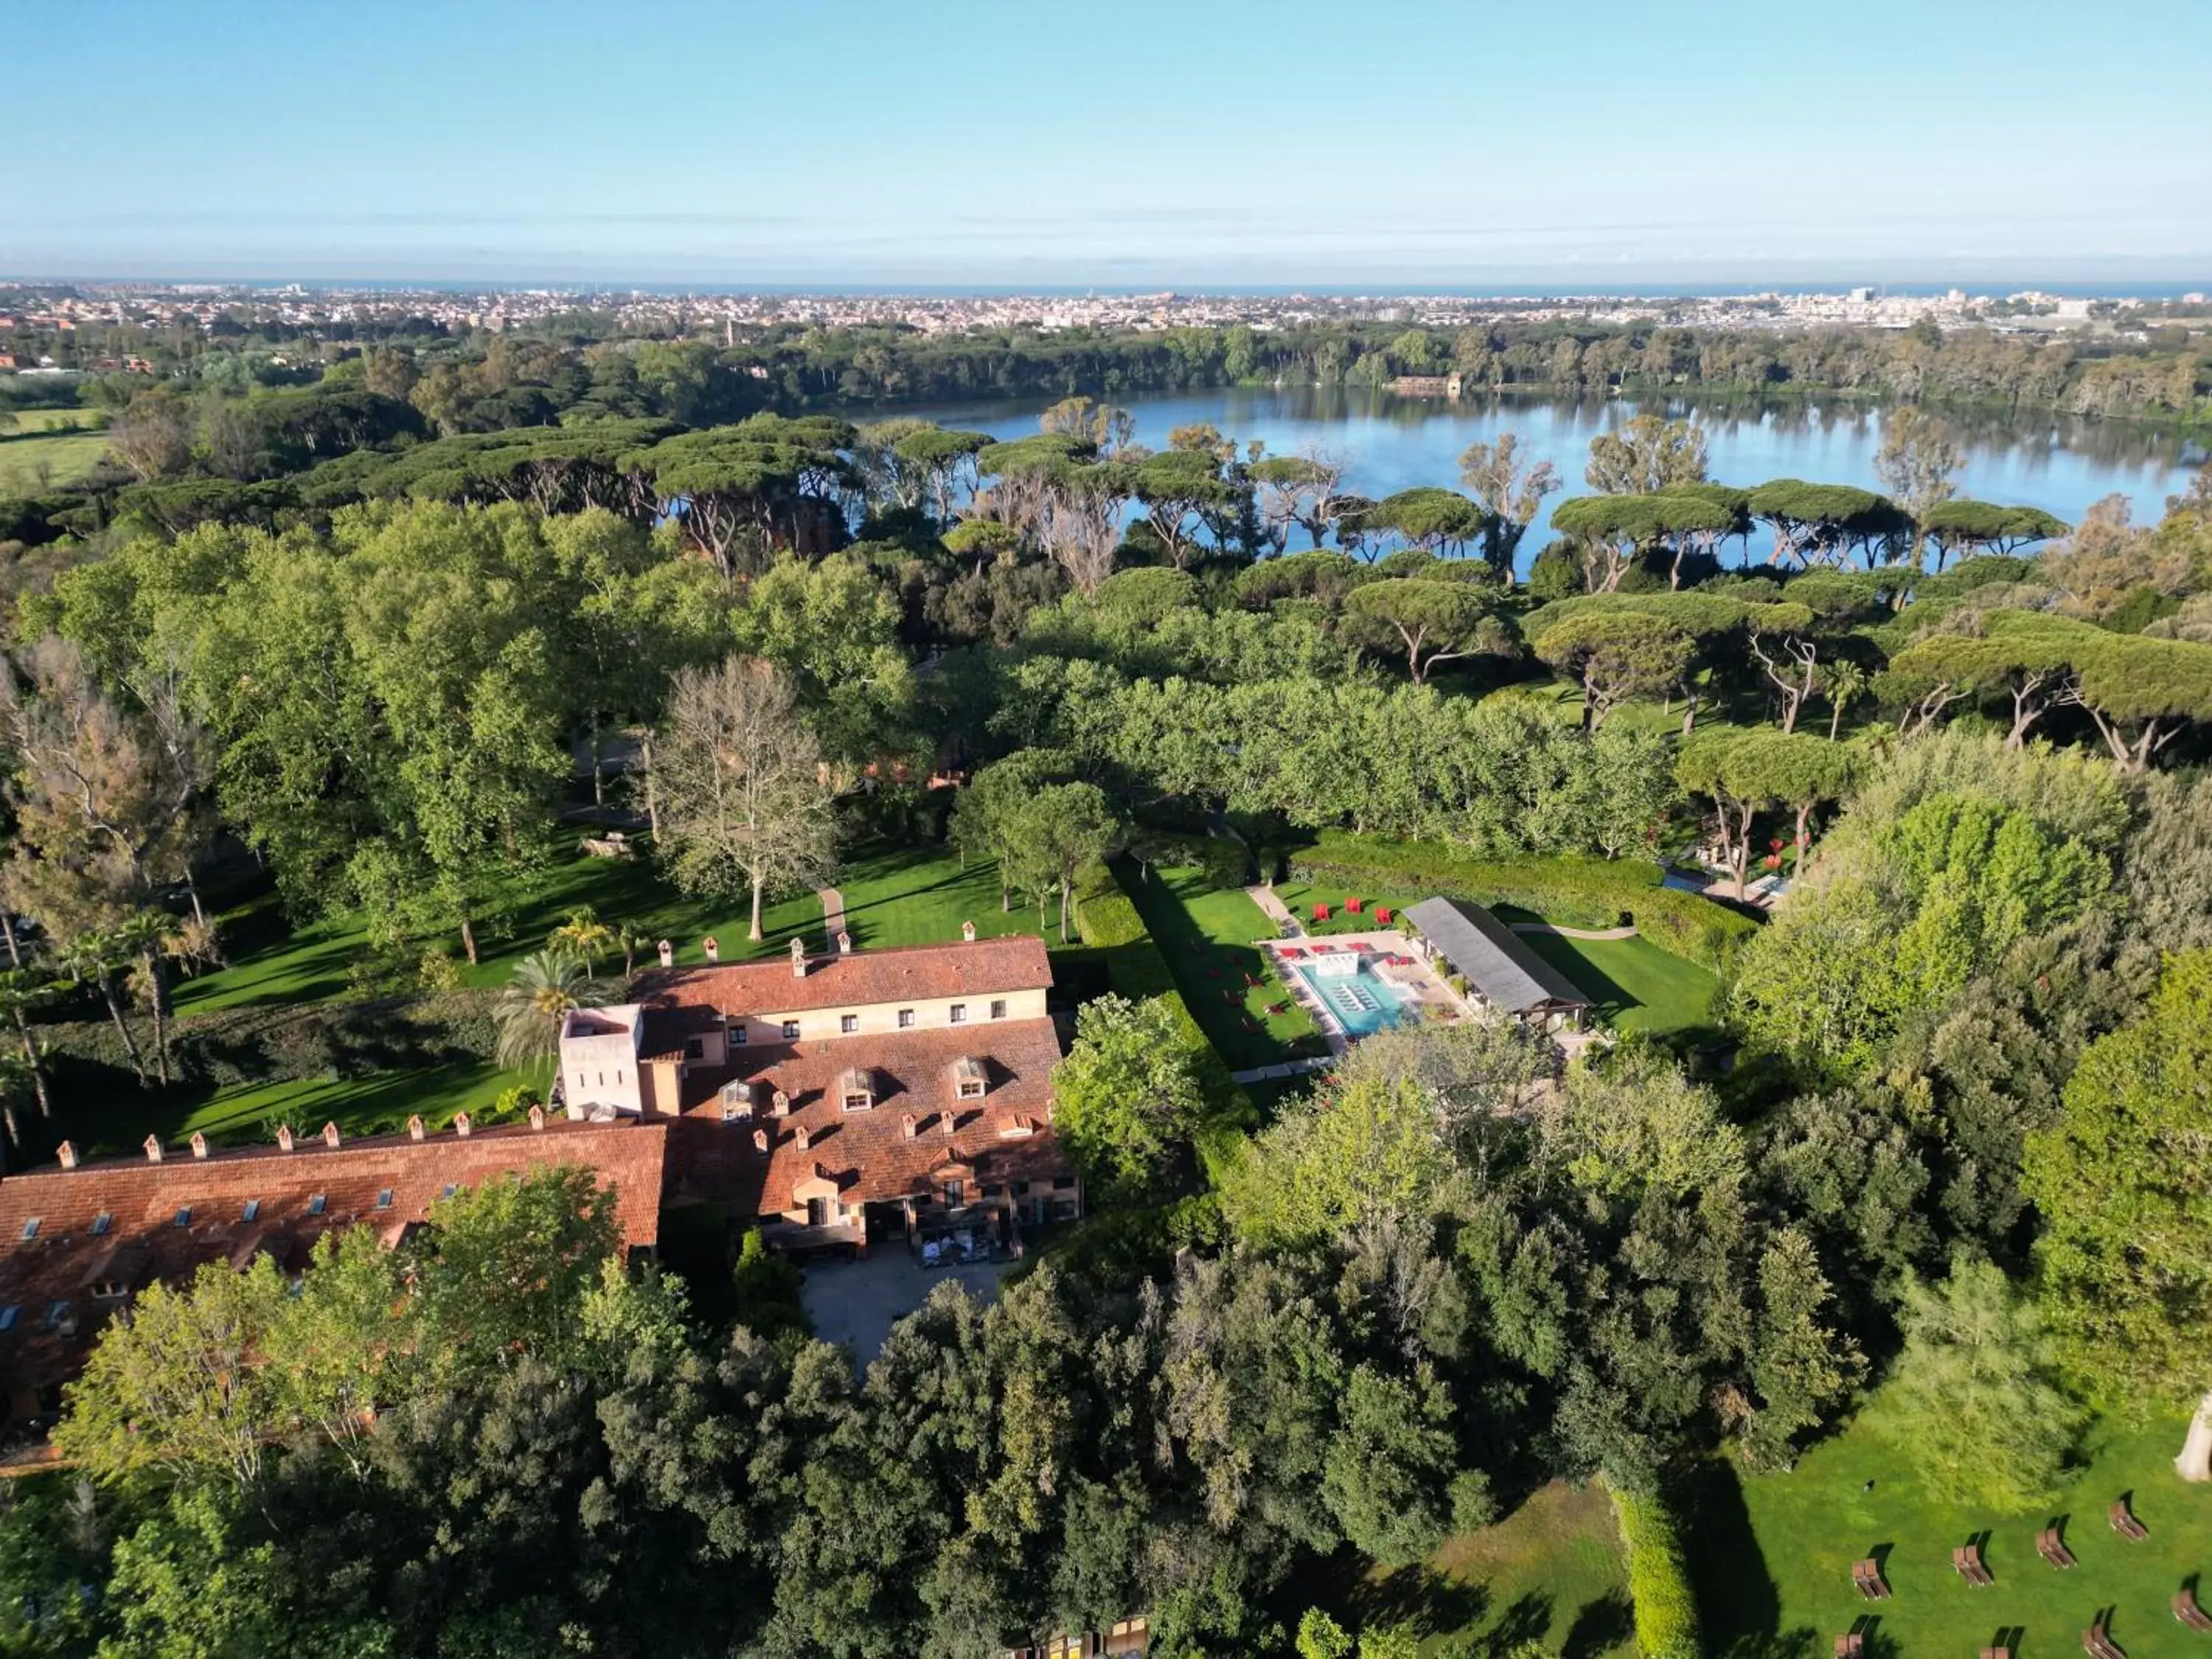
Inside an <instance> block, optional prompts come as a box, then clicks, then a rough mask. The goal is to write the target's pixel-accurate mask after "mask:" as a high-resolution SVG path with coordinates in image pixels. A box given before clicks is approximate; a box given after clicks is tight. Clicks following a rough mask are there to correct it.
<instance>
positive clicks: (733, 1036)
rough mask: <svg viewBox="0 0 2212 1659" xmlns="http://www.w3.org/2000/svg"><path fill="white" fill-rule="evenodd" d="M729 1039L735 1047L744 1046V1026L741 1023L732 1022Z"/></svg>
mask: <svg viewBox="0 0 2212 1659" xmlns="http://www.w3.org/2000/svg"><path fill="white" fill-rule="evenodd" d="M730 1041H731V1042H732V1044H734V1045H735V1046H736V1047H738V1048H744V1046H745V1028H744V1026H743V1025H740V1024H732V1025H731V1027H730Z"/></svg>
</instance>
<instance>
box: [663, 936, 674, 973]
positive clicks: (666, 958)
mask: <svg viewBox="0 0 2212 1659" xmlns="http://www.w3.org/2000/svg"><path fill="white" fill-rule="evenodd" d="M659 951H660V965H661V966H662V967H664V968H673V967H674V966H675V965H676V947H675V946H674V945H671V944H670V943H669V942H668V941H667V940H666V939H663V940H661V941H660V945H659Z"/></svg>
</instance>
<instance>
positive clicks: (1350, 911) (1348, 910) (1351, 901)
mask: <svg viewBox="0 0 2212 1659" xmlns="http://www.w3.org/2000/svg"><path fill="white" fill-rule="evenodd" d="M1366 903H1367V901H1366V900H1365V899H1356V898H1348V899H1346V900H1345V902H1344V909H1345V914H1346V915H1353V916H1356V915H1358V914H1359V913H1360V911H1361V910H1362V909H1363V908H1364V907H1365V905H1366Z"/></svg>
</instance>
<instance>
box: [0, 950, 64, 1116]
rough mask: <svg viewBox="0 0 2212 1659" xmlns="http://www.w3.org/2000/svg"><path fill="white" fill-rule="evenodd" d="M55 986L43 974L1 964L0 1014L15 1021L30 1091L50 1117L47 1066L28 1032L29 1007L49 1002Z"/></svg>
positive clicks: (44, 1112)
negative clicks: (21, 1044)
mask: <svg viewBox="0 0 2212 1659" xmlns="http://www.w3.org/2000/svg"><path fill="white" fill-rule="evenodd" d="M53 999H54V987H53V983H52V981H50V980H49V979H47V978H46V975H44V974H36V973H33V972H32V971H31V970H30V969H28V968H0V1017H4V1018H8V1019H10V1020H12V1021H14V1022H15V1035H16V1036H19V1037H21V1039H22V1041H23V1067H24V1070H25V1071H27V1073H29V1074H30V1079H31V1092H32V1094H33V1095H34V1096H36V1097H37V1098H38V1102H39V1115H40V1117H52V1115H54V1108H53V1103H52V1101H50V1100H48V1099H47V1098H46V1066H45V1064H44V1062H43V1061H42V1060H40V1056H39V1044H38V1041H37V1039H36V1038H34V1037H33V1036H32V1035H31V1018H30V1017H31V1011H32V1010H33V1009H34V1008H38V1007H41V1006H44V1005H45V1004H46V1003H49V1002H52V1000H53Z"/></svg>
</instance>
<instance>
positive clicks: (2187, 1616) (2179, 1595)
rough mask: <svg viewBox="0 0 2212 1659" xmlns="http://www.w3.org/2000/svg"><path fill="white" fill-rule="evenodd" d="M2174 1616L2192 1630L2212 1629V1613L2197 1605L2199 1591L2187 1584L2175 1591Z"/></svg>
mask: <svg viewBox="0 0 2212 1659" xmlns="http://www.w3.org/2000/svg"><path fill="white" fill-rule="evenodd" d="M2173 1616H2174V1617H2175V1618H2176V1619H2179V1620H2180V1621H2181V1622H2182V1623H2183V1624H2185V1625H2186V1626H2189V1628H2190V1629H2191V1630H2212V1613H2207V1612H2205V1611H2204V1609H2203V1607H2200V1606H2198V1605H2197V1592H2196V1591H2195V1590H2193V1589H2190V1587H2189V1586H2188V1585H2186V1584H2184V1585H2183V1586H2182V1587H2181V1588H2180V1589H2178V1590H2176V1591H2175V1592H2174V1593H2173Z"/></svg>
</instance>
